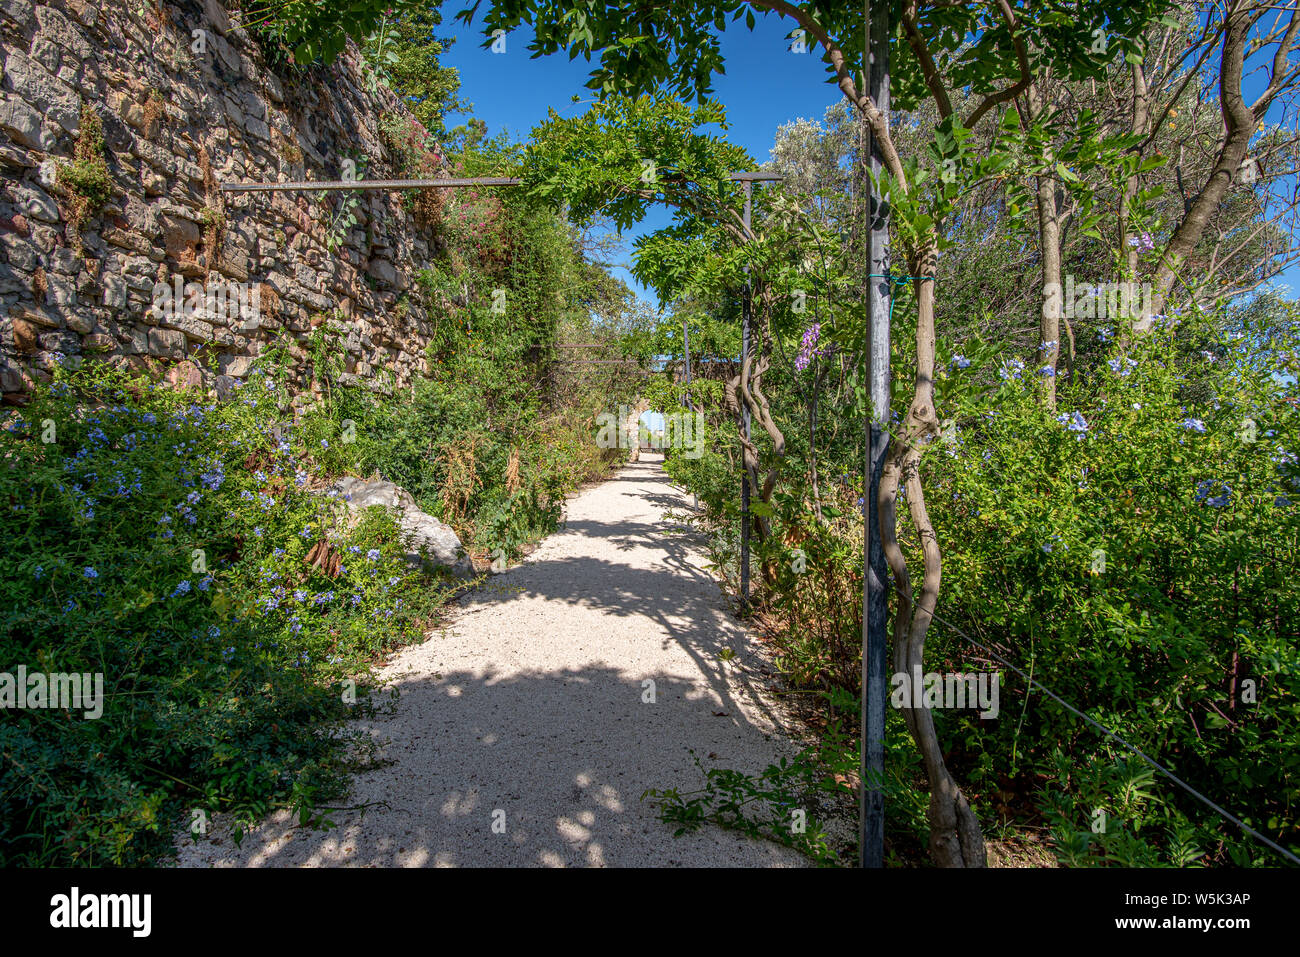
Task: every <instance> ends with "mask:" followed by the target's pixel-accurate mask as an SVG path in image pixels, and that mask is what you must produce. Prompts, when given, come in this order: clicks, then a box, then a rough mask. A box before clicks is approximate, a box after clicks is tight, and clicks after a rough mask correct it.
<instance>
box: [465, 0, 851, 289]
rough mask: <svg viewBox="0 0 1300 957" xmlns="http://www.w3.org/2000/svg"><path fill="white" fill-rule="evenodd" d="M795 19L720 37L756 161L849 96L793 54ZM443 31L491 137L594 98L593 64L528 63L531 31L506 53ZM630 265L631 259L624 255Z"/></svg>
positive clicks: (733, 110) (731, 115)
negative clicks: (780, 132) (781, 136)
mask: <svg viewBox="0 0 1300 957" xmlns="http://www.w3.org/2000/svg"><path fill="white" fill-rule="evenodd" d="M792 25H793V24H792V22H791V21H787V20H782V19H779V18H777V17H775V16H769V17H760V18H759V19H758V23H757V24H756V26H755V28H754V30H753V31H752V32H751V31H749V30H746V29H745V25H744V22H743V21H741V22H738V23H735V24H731V25H729V26H728V29H727V31H726V33H724V34H723V36H722V53H723V57H724V58H725V61H726V69H727V72H726V74H725V75H722V76H718V77H717V78H716V82H715V84H714V89H713V94H712V95H713V97H714V98H715V99H717V100H718V101H719V102H721V103H723V104H724V105H725V106H726V108H727V120H728V122H729V124H730V129H729V130H728V131H727V134H726V135H727V138H728V140H729V141H730V142H732V143H735V144H736V145H738V146H742V147H744V148H745V149H746V150H748V151H749V154H750V155H751V156H752V157H753V159H754V162H755V163H756V164H758V163H763V162H766V161H767V160H768V159H770V158H771V157H770V153H769V151H770V150H771V148H772V144H773V142H774V141H775V138H776V130H777V127H779V126H780V125H781V124H782V123H788V122H790V121H791V120H795V119H798V118H799V117H804V118H806V119H815V120H820V119H821V118H822V116H823V114H825V112H826V108H827V107H828V106H831V105H832V104H834V103H837V102H839V101H840V100H841V99H843V94H842V93H841V92H840V90H839V88H838V87H836V86H834V85H833V84H831V83H828V82H827V77H828V76H829V74H828V73H827V72H826V70H825V65H824V64H823V63H822V62H821V60H820V59H819V58H818V57H817V56H816V55H815V54H803V55H799V54H795V53H792V52H790V41H789V40H788V39H787V38H786V35H787V34H788V33H789V30H790V27H791V26H792ZM440 33H443V34H451V35H454V36H456V37H457V42H456V43H455V45H454V46H453V47H452V49H451V50H450V51H448V52H447V53H446V54H445V55H444V56H443V58H442V63H443V65H444V66H451V67H455V68H456V69H458V70H459V71H460V78H461V96H462V98H463V99H465V100H466V101H468V102H469V103H471V104H473V114H474V115H475V116H477V117H478V118H479V119H481V120H483V121H484V122H485V123H487V124H488V134H489V135H494V134H497V133H500V132H501V131H502V130H505V131H506V132H507V133H508V134H509V135H510V138H511V139H513V140H526V139H527V138H528V133H529V131H530V130H531V129H532V128H533V127H534V126H536V125H537V124H538V123H541V122H542V121H543V120H545V119H546V112H547V110H548V109H549V108H551V107H554V108H555V110H556V111H557V112H559V113H560V114H561V115H562V116H577V115H579V114H581V113H583V112H585V111H586V110H587V109H588V108H589V106H590V104H589V103H573V102H571V100H572V98H573V95H574V94H575V93H576V94H578V95H579V96H580V97H582V99H584V100H590V98H591V96H592V93H591V91H590V90H588V89H586V88H585V86H584V84H585V83H586V82H587V75H588V73H589V72H590V70H591V65H590V64H588V63H587V61H586V60H584V59H583V58H582V57H578V58H577V59H575V60H572V61H570V60H569V59H568V57H567V56H565V55H554V56H548V57H538V58H537V59H536V60H533V59H529V57H530V54H529V52H528V50H527V49H526V47H527V45H528V42H529V41H530V40H531V38H532V37H531V30H528V29H527V28H524V29H523V30H520V31H516V32H515V33H512V34H510V35H508V36H507V37H506V49H505V52H504V53H492V52H490V51H489V50H486V49H483V48H482V47H481V46H480V45H479V44H480V43H481V42H482V40H483V37H482V34H481V33H479V32H478V31H477V30H476V29H467V28H466V27H465V26H464V25H463V24H460V23H455V24H451V23H444V24H443V27H442V28H441V29H440ZM463 121H464V118H463V117H458V116H451V117H448V121H447V122H448V125H449V126H450V125H455V124H456V123H459V122H463ZM669 219H670V217H669V215H668V214H667V213H666V212H664V211H661V210H655V211H653V213H652V215H651V216H649V217H647V218H646V219H645V220H644V221H643V223H642V224H641V226H640V227H639V229H638V230H636V231H634V232H630V233H628V234H626V236H627V238H628V240H629V242H628V244H627V252H628V254H630V238H631V237H632V236H635V235H638V234H639V233H641V232H650V231H653V230H654V229H657V228H659V227H661V226H664V225H666V224H667V223H668V222H669ZM624 261H626V256H625V257H624ZM615 273H616V274H617V275H619V276H620V278H622V279H623V280H624V281H626V282H627V283H628V284H629V285H630V286H632V288H633V289H635V290H636V291H637V292H638V293H639V294H640V295H642V296H643V297H644V298H646V299H648V300H649V301H651V302H654V301H655V297H654V294H653V293H650V292H646V291H645V290H644V289H643V288H642V287H641V286H640V285H639V284H637V283H636V281H635V280H633V279H632V277H631V276H630V275H628V273H627V272H626V270H615Z"/></svg>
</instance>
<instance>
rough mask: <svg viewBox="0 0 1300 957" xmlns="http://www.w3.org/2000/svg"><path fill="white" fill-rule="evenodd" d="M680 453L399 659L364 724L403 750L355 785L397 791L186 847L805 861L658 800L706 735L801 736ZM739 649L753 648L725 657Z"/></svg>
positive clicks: (714, 750) (492, 862)
mask: <svg viewBox="0 0 1300 957" xmlns="http://www.w3.org/2000/svg"><path fill="white" fill-rule="evenodd" d="M661 461H662V460H661V458H660V457H659V456H658V455H645V454H643V455H642V458H641V461H639V462H637V463H634V464H632V465H630V466H628V467H627V468H625V469H623V470H621V471H620V472H619V473H618V474H617V475H616V476H615V477H613V478H612V479H610V480H609V481H607V482H604V483H602V484H600V485H598V486H594V487H592V488H589V489H587V490H585V491H583V492H581V493H579V494H578V495H576V496H574V497H573V498H572V499H570V500H569V503H568V511H567V523H566V525H565V527H564V528H563V529H562V530H561V531H560V532H558V533H556V534H555V535H552V536H551V537H550V538H548V539H546V540H545V541H544V542H542V543H541V544H540V545H539V546H538V548H537V550H536V551H534V552H533V554H532V555H531V556H529V558H528V559H527V560H526V561H525V562H524V563H523V564H521V565H519V566H517V567H515V568H512V569H510V570H509V571H507V572H505V573H503V574H501V575H497V576H494V577H492V578H491V579H490V580H489V581H488V583H487V584H486V585H485V586H484V587H482V588H480V589H478V590H476V591H474V592H472V593H470V594H468V595H466V596H464V597H463V598H462V599H461V600H460V602H459V605H460V606H461V607H459V608H457V609H455V610H454V611H453V614H452V617H451V620H450V622H449V623H448V624H447V625H446V626H445V627H444V628H443V629H441V630H439V631H437V632H434V633H433V634H432V635H431V636H430V637H429V639H428V640H427V641H425V642H424V643H423V644H420V645H415V646H412V647H410V648H407V649H405V650H404V651H403V652H401V653H400V654H398V655H397V656H395V658H394V659H393V660H392V662H391V663H390V664H389V665H387V666H386V667H385V668H384V669H383V670H382V671H381V672H380V677H381V678H383V679H384V680H385V681H386V682H389V683H390V684H391V685H392V686H393V687H394V688H396V689H397V691H398V692H399V693H400V699H399V700H397V702H396V704H395V706H394V707H393V708H392V709H390V711H389V713H386V714H383V715H380V716H378V717H376V718H374V719H370V720H367V721H366V722H364V723H363V724H362V727H363V728H364V729H365V730H366V731H367V732H368V733H369V734H370V735H372V736H373V737H374V738H375V740H377V741H379V742H381V743H382V746H383V750H382V757H383V758H384V759H386V762H385V763H384V764H383V765H382V766H379V767H376V768H375V769H373V770H370V771H368V772H366V773H364V774H362V775H359V776H358V777H357V778H356V780H355V782H354V788H353V793H352V796H351V798H350V799H349V800H348V801H347V802H344V803H348V804H357V805H361V804H368V803H370V802H383V803H382V804H379V805H376V806H373V807H370V808H368V809H367V811H366V812H365V814H364V816H362V815H361V814H360V813H359V812H355V811H349V812H341V813H336V814H335V816H334V820H335V821H336V822H337V823H338V824H339V827H337V828H335V829H333V830H330V831H326V832H321V831H313V830H307V829H300V828H296V827H294V826H293V824H294V822H293V821H292V820H290V819H289V817H288V816H287V815H286V814H279V815H277V816H275V817H273V818H271V819H269V820H268V821H267V822H266V823H264V824H263V825H262V826H261V827H259V828H258V829H257V830H255V831H254V832H253V833H251V834H249V835H248V836H247V837H245V839H244V842H243V846H242V848H240V849H238V850H237V849H235V848H234V846H233V843H232V842H231V840H230V839H229V837H228V836H223V835H222V833H221V830H222V829H221V828H220V827H216V828H213V831H212V836H211V837H210V838H208V839H205V840H203V842H202V843H199V844H194V843H192V842H187V843H186V844H184V845H182V849H181V852H180V855H179V863H180V864H181V865H182V866H205V865H216V866H225V867H230V866H253V867H259V866H309V867H315V866H336V865H346V866H407V867H423V866H575V865H578V866H582V865H586V866H683V865H686V866H791V865H799V864H801V863H802V862H803V859H802V858H801V857H800V856H799V855H797V854H795V853H794V852H792V851H789V850H787V849H785V848H782V847H778V846H776V845H773V844H770V843H767V842H761V841H754V840H751V839H748V838H745V837H743V836H741V835H737V834H734V833H731V832H727V831H723V830H721V829H718V828H707V829H705V830H702V831H700V832H696V833H693V834H687V835H683V836H682V837H680V838H674V837H673V836H672V830H671V828H669V827H667V826H666V825H664V824H662V823H660V822H659V820H658V817H657V815H656V812H655V810H654V809H653V808H652V807H651V806H650V805H649V804H648V803H643V802H642V801H641V800H640V797H641V794H642V792H643V791H644V790H645V789H646V788H649V787H658V788H663V787H678V788H681V789H682V790H693V789H694V788H696V787H698V786H699V785H700V783H701V777H700V773H699V771H698V770H697V769H696V768H695V765H694V763H693V762H692V760H691V756H690V754H689V753H688V748H694V749H695V751H696V753H697V754H698V755H699V757H700V759H701V761H703V763H704V764H705V766H706V767H707V766H711V765H713V764H715V763H716V764H718V765H720V766H723V767H729V768H738V769H743V770H747V771H758V770H761V769H762V768H763V767H765V766H766V765H767V764H769V763H771V762H772V761H773V760H775V759H776V758H778V757H779V756H780V755H781V754H792V753H793V751H794V747H793V745H792V744H791V742H790V741H789V739H788V738H787V737H786V736H785V735H784V734H783V733H782V732H781V727H782V726H783V725H784V724H785V723H786V719H785V718H784V717H783V714H782V712H781V711H780V710H779V707H778V706H777V705H776V704H775V703H774V702H773V700H772V698H771V696H770V695H769V694H768V693H767V692H766V691H765V688H766V686H767V683H768V679H767V677H766V675H765V673H764V672H765V670H766V666H765V664H764V661H763V659H762V658H761V657H760V656H759V655H758V654H756V652H755V651H754V648H753V643H752V641H751V640H750V638H749V636H748V635H747V633H746V631H745V630H744V628H743V627H742V626H741V625H740V624H739V623H738V622H737V621H736V620H735V618H733V617H732V616H731V614H730V613H729V611H728V610H727V607H726V603H725V601H724V599H723V596H722V594H721V592H720V591H719V589H718V586H717V584H716V583H715V582H714V581H713V579H712V578H711V577H710V576H709V574H708V573H707V572H705V571H704V570H703V568H702V565H703V563H704V558H703V555H702V550H701V549H700V547H699V544H698V542H697V541H694V540H693V539H691V538H690V537H689V535H688V534H686V533H684V532H683V531H682V530H681V529H679V528H676V527H675V526H674V525H673V524H672V523H671V522H669V521H666V520H665V519H664V517H663V515H664V512H665V511H667V510H669V509H677V510H681V509H682V508H683V507H685V506H686V505H687V504H688V503H687V501H686V499H685V498H684V496H683V495H682V493H681V492H680V491H679V490H677V489H675V488H673V487H672V485H671V484H670V482H669V480H668V477H667V476H666V475H665V474H664V472H663V471H662V469H661V468H660V463H661ZM726 648H731V649H733V650H734V651H735V655H736V656H735V658H733V659H730V660H726V661H724V660H723V659H722V658H720V657H719V653H720V652H722V651H723V649H726ZM647 680H651V681H653V682H654V697H655V700H654V702H653V703H647V702H644V701H643V697H645V696H646V695H647V693H648V691H647V686H646V685H645V682H646V681H647ZM494 819H495V821H496V822H497V827H496V828H495V829H494V827H493V824H494ZM502 825H504V826H502ZM502 830H504V832H505V833H497V832H499V831H502Z"/></svg>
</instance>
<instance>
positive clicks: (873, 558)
mask: <svg viewBox="0 0 1300 957" xmlns="http://www.w3.org/2000/svg"><path fill="white" fill-rule="evenodd" d="M863 13H864V15H865V19H866V37H865V40H866V51H865V52H866V57H865V62H866V63H867V64H868V65H867V70H866V72H867V73H868V80H867V89H868V94H869V95H870V97H871V99H872V102H874V103H875V104H876V106H877V108H878V109H879V110H880V111H881V113H883V114H884V116H885V119H886V122H888V118H889V5H888V4H887V3H880V2H877V3H876V4H875V5H874V8H873V5H872V3H871V0H866V2H865V3H864V5H863ZM866 149H867V154H868V156H869V157H870V159H869V162H870V163H871V171H872V174H873V175H876V176H879V173H880V167H881V162H880V152H879V149H878V146H877V144H876V141H875V137H874V136H873V135H872V132H871V127H870V126H867V128H866ZM867 216H868V219H867V227H868V229H869V233H868V252H867V263H868V267H869V268H868V272H870V273H871V276H870V278H868V280H867V323H868V326H867V327H868V333H867V339H868V342H867V389H868V397H869V402H870V408H869V409H868V410H867V425H866V440H867V441H866V446H867V448H866V462H865V463H864V465H865V472H866V475H865V481H864V483H863V484H864V486H865V489H866V490H865V492H864V493H863V497H864V498H865V499H866V502H865V503H864V518H865V522H864V523H865V525H866V533H865V534H864V535H863V559H864V562H863V565H864V574H863V576H862V577H863V586H862V753H861V761H862V786H861V788H860V790H859V794H860V795H861V807H860V808H859V811H860V815H861V831H860V833H859V850H860V857H861V864H862V866H863V867H883V866H884V858H885V795H884V791H883V784H884V772H885V706H886V694H885V688H886V684H887V682H886V672H887V670H888V664H889V636H888V630H887V629H888V615H889V595H888V592H887V590H886V589H887V581H888V574H889V571H888V566H887V565H886V563H885V552H884V548H883V547H882V545H881V541H880V515H879V508H878V503H877V498H878V496H879V492H880V474H881V471H882V470H883V469H884V466H885V453H886V451H887V449H888V447H889V434H888V432H887V429H888V428H889V313H890V297H891V296H892V295H893V288H892V286H891V283H890V280H889V279H888V276H889V205H888V203H886V202H884V201H883V200H882V199H881V197H879V196H878V195H876V190H875V188H874V187H872V189H871V198H870V201H869V203H868V208H867Z"/></svg>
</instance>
